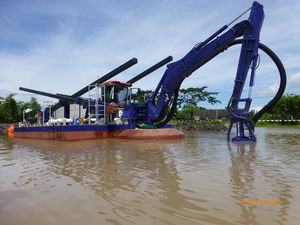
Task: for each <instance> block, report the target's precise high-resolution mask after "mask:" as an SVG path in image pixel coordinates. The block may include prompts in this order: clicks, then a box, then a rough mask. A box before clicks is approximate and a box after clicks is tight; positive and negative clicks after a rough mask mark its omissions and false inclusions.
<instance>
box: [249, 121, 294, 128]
mask: <svg viewBox="0 0 300 225" xmlns="http://www.w3.org/2000/svg"><path fill="white" fill-rule="evenodd" d="M255 126H256V127H287V128H300V123H299V122H257V123H256V125H255Z"/></svg>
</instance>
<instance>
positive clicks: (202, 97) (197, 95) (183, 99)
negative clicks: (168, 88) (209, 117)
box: [178, 86, 221, 108]
mask: <svg viewBox="0 0 300 225" xmlns="http://www.w3.org/2000/svg"><path fill="white" fill-rule="evenodd" d="M206 88H207V86H203V87H201V88H187V89H180V91H179V96H178V106H179V108H184V107H187V106H198V104H199V102H203V101H208V102H209V103H211V104H216V103H221V102H220V101H219V100H217V99H216V97H214V96H213V95H217V94H218V92H208V91H205V89H206Z"/></svg>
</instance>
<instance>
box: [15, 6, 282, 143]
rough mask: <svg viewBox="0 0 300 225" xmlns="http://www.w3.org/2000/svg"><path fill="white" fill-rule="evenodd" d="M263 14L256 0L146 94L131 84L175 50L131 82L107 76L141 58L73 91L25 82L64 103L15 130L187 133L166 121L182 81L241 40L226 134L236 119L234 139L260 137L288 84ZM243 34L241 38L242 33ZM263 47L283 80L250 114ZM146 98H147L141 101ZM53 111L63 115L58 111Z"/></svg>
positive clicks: (35, 133) (66, 134)
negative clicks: (265, 37) (268, 42)
mask: <svg viewBox="0 0 300 225" xmlns="http://www.w3.org/2000/svg"><path fill="white" fill-rule="evenodd" d="M248 11H250V16H249V18H248V19H247V20H242V21H241V22H239V23H236V24H235V25H233V26H231V24H233V23H234V22H235V21H236V20H237V19H239V18H240V17H241V16H243V15H244V14H245V13H246V12H248ZM263 20H264V11H263V6H262V5H261V4H259V3H258V2H253V4H252V6H251V7H250V8H249V9H247V10H246V11H245V12H244V13H242V14H241V15H240V16H238V17H237V18H236V19H234V20H233V21H232V22H231V23H229V24H228V25H224V26H223V27H221V28H220V29H219V30H218V31H216V32H215V33H214V34H212V35H211V36H210V37H208V38H207V39H206V40H205V41H203V42H200V43H198V44H197V45H195V46H194V47H193V48H192V49H191V50H190V51H189V52H188V53H187V54H186V55H185V56H184V57H182V58H181V59H180V60H178V61H176V62H173V63H170V64H168V65H167V69H166V71H165V73H164V74H163V76H162V78H161V80H160V82H159V83H158V85H157V87H156V89H155V91H154V92H153V93H151V94H150V95H149V96H148V97H147V96H145V95H141V91H140V90H139V89H136V88H132V87H131V86H132V84H133V83H134V82H136V81H138V80H139V79H141V78H143V77H144V76H146V75H148V74H150V73H151V72H153V71H154V70H156V69H158V68H159V67H161V66H163V65H165V64H166V63H168V62H170V61H171V60H172V57H171V56H169V57H167V58H166V59H164V60H162V61H160V62H159V63H157V64H155V65H154V66H152V67H150V68H149V69H147V70H145V71H144V72H142V73H140V74H139V75H137V76H135V77H134V78H132V79H131V80H129V81H127V82H120V81H108V80H109V79H111V78H112V77H113V76H115V75H116V74H118V73H120V72H122V71H124V70H126V69H127V68H129V67H131V66H132V65H134V64H135V63H137V59H136V58H133V59H131V60H129V61H128V62H126V63H125V64H123V65H121V66H119V67H118V68H116V69H114V70H113V71H111V72H109V73H108V74H106V75H104V76H103V77H101V78H99V79H98V80H96V81H95V82H93V83H91V84H90V85H88V86H86V87H84V88H83V89H81V90H79V91H78V92H76V93H74V94H73V95H65V94H51V93H47V92H42V91H37V90H32V89H28V88H22V87H20V90H22V91H27V92H31V93H35V94H40V95H45V96H48V97H52V98H56V99H59V103H58V104H56V105H51V104H49V105H46V106H45V107H44V110H43V113H42V115H41V116H40V119H39V123H38V124H39V126H26V123H25V121H24V123H23V124H20V126H19V127H16V128H15V130H14V135H15V137H22V138H39V139H54V140H66V141H70V140H83V139H97V138H107V137H116V138H133V139H169V138H182V137H183V133H181V132H179V131H177V130H175V129H173V128H170V127H169V126H168V125H167V123H168V122H169V121H170V119H171V118H172V116H173V114H174V112H175V111H176V107H177V99H178V95H179V90H180V86H181V84H182V82H183V81H184V79H185V78H187V77H188V76H190V75H191V74H192V73H193V72H194V71H195V70H197V69H199V68H200V67H201V66H203V65H204V64H206V63H207V62H209V61H210V60H211V59H213V58H214V57H215V56H217V55H218V54H220V53H222V52H223V51H225V50H226V49H228V48H230V47H231V46H233V45H237V44H240V45H241V52H240V57H239V63H238V68H237V73H236V77H235V80H234V87H233V92H232V95H231V98H230V99H229V103H228V106H227V109H228V111H229V113H230V126H229V130H228V132H227V138H228V140H230V133H231V129H232V127H233V126H234V125H235V128H236V137H234V138H232V141H236V142H255V141H256V136H255V133H254V127H255V123H256V122H257V121H258V119H259V118H260V117H261V116H262V115H263V114H264V113H265V112H266V111H268V110H270V109H271V108H272V107H273V106H274V105H275V104H276V103H277V102H278V101H279V99H280V97H281V96H282V94H283V93H284V90H285V86H286V73H285V69H284V67H283V65H282V63H281V61H280V59H279V58H278V57H277V56H276V54H275V53H274V52H273V51H272V50H271V49H269V48H268V47H266V46H265V45H263V44H262V43H260V41H259V36H260V30H261V27H262V24H263ZM229 26H231V27H229ZM240 37H241V39H238V38H240ZM259 50H261V51H263V52H265V53H266V54H267V55H268V56H269V57H270V58H271V59H272V60H273V62H274V63H275V65H276V66H277V68H278V71H279V75H280V86H279V89H278V91H277V94H276V95H275V96H274V98H273V99H272V100H271V101H270V102H269V103H268V104H267V105H266V106H264V107H263V108H262V109H261V110H260V111H259V112H257V113H256V115H254V117H251V116H250V113H249V112H250V106H251V103H252V98H251V94H252V87H253V86H254V78H255V72H256V69H257V67H258V66H259V62H260V57H259ZM248 73H249V74H250V77H249V78H250V79H249V94H248V97H246V98H242V93H243V89H244V85H245V83H246V80H247V75H248ZM134 91H136V93H134ZM85 93H89V96H88V97H83V96H82V95H83V94H85ZM141 98H146V99H144V101H140V100H141ZM54 111H55V114H59V116H57V115H56V116H55V117H54V115H53V114H54ZM75 112H76V113H75ZM54 118H56V119H54ZM41 125H42V126H41Z"/></svg>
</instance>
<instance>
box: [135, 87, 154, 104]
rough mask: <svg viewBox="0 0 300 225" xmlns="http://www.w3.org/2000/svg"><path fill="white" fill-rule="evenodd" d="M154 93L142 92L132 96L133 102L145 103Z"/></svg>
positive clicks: (149, 91)
mask: <svg viewBox="0 0 300 225" xmlns="http://www.w3.org/2000/svg"><path fill="white" fill-rule="evenodd" d="M152 93H153V91H151V90H145V91H143V90H140V89H139V91H138V92H137V93H136V94H131V100H133V101H134V102H135V103H145V102H146V101H147V100H148V99H149V97H150V96H151V95H152Z"/></svg>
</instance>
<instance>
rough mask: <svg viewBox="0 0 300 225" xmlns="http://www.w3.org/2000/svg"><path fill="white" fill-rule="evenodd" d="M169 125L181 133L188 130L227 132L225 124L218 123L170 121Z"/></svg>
mask: <svg viewBox="0 0 300 225" xmlns="http://www.w3.org/2000/svg"><path fill="white" fill-rule="evenodd" d="M170 124H171V125H172V126H173V127H174V128H176V129H178V130H181V131H188V130H210V131H224V130H227V127H226V125H225V122H219V121H209V122H206V121H171V122H170Z"/></svg>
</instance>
